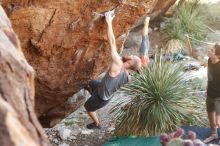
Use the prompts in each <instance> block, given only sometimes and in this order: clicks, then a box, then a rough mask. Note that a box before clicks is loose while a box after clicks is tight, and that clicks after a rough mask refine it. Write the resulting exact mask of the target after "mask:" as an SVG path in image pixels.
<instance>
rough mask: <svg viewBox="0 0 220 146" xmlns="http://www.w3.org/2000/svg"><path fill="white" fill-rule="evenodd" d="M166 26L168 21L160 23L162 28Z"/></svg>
mask: <svg viewBox="0 0 220 146" xmlns="http://www.w3.org/2000/svg"><path fill="white" fill-rule="evenodd" d="M165 27H166V23H165V22H161V23H160V30H164V29H165Z"/></svg>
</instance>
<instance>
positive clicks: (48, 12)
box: [2, 0, 174, 127]
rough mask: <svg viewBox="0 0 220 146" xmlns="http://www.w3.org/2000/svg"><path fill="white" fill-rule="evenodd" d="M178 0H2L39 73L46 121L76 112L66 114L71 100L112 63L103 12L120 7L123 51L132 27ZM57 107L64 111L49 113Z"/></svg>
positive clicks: (117, 26) (40, 111) (39, 104)
mask: <svg viewBox="0 0 220 146" xmlns="http://www.w3.org/2000/svg"><path fill="white" fill-rule="evenodd" d="M173 1H174V0H111V1H110V0H47V1H45V0H3V1H2V5H3V6H4V8H5V10H6V11H7V13H8V15H9V17H10V19H11V21H12V25H13V27H14V29H15V32H16V33H17V34H18V36H19V38H20V40H21V46H22V49H23V52H24V54H25V56H26V58H27V60H28V62H29V63H30V64H31V65H32V66H33V67H34V69H35V71H36V80H35V81H36V82H35V83H36V84H35V86H36V106H35V109H36V112H37V116H38V117H39V118H40V121H41V123H42V124H43V125H44V126H45V127H50V126H53V125H54V124H55V123H57V122H58V121H59V120H61V119H62V118H64V117H65V116H67V115H68V114H69V113H70V112H72V111H73V110H69V111H68V112H66V110H65V108H64V105H65V102H66V100H67V99H68V98H69V97H70V96H71V95H73V93H76V92H77V91H78V90H79V89H80V88H81V87H83V86H84V85H86V84H87V81H88V80H90V79H92V78H95V77H96V76H97V75H98V74H100V73H101V72H102V71H103V70H104V68H105V67H106V66H107V65H108V64H109V62H110V61H111V60H110V56H109V45H108V42H107V33H106V27H107V26H106V24H105V21H104V17H103V13H104V12H106V11H109V10H112V9H115V10H116V18H115V19H114V21H113V27H114V33H115V36H116V41H117V47H118V49H119V51H121V50H122V49H121V48H122V47H123V43H124V41H125V39H126V36H127V34H128V31H129V30H130V29H131V27H132V26H133V25H134V24H135V23H136V22H137V21H138V20H139V19H140V18H141V17H143V16H144V15H148V14H151V13H152V12H153V10H154V9H155V7H156V6H157V8H156V10H158V9H159V8H160V7H159V4H160V6H161V8H164V5H167V4H169V2H170V3H172V2H173ZM59 107H60V108H59ZM54 108H58V109H61V110H60V111H57V112H50V111H52V110H53V109H54ZM53 111H54V110H53ZM49 113H50V114H49ZM51 113H53V114H51ZM54 120H55V121H56V122H54Z"/></svg>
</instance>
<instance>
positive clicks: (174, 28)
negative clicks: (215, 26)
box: [165, 0, 208, 50]
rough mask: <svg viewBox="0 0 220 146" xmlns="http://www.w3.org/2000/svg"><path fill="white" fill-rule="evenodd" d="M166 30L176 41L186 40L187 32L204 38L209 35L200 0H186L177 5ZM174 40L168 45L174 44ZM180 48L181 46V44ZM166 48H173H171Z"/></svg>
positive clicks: (199, 38) (197, 37) (193, 36)
mask: <svg viewBox="0 0 220 146" xmlns="http://www.w3.org/2000/svg"><path fill="white" fill-rule="evenodd" d="M165 31H166V32H167V34H168V35H169V37H170V39H172V40H174V41H175V40H176V41H178V40H181V41H185V35H186V34H189V36H190V37H192V38H195V39H198V40H203V39H204V38H205V36H206V35H207V32H208V29H207V26H206V24H205V18H204V16H203V14H202V13H201V9H200V0H192V1H185V2H184V3H183V4H182V5H181V6H180V7H177V8H176V10H175V13H174V17H173V18H172V19H171V20H170V21H169V22H168V23H167V25H166V28H165ZM174 41H171V42H168V43H171V44H168V45H167V46H172V44H173V42H174ZM192 43H195V42H192ZM174 44H176V43H174ZM175 47H176V46H173V47H172V48H175ZM178 48H181V46H180V47H178ZM178 48H176V50H177V49H178ZM182 48H183V47H182ZM166 49H167V50H171V48H166Z"/></svg>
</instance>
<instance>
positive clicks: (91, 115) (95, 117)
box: [87, 112, 99, 126]
mask: <svg viewBox="0 0 220 146" xmlns="http://www.w3.org/2000/svg"><path fill="white" fill-rule="evenodd" d="M87 113H88V115H89V117H90V118H91V119H92V121H93V122H94V123H95V125H96V126H99V119H98V117H97V115H96V113H95V112H87Z"/></svg>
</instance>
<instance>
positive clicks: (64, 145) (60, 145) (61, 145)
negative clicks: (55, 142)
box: [59, 143, 69, 146]
mask: <svg viewBox="0 0 220 146" xmlns="http://www.w3.org/2000/svg"><path fill="white" fill-rule="evenodd" d="M59 146H69V145H68V144H66V143H62V144H59Z"/></svg>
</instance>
